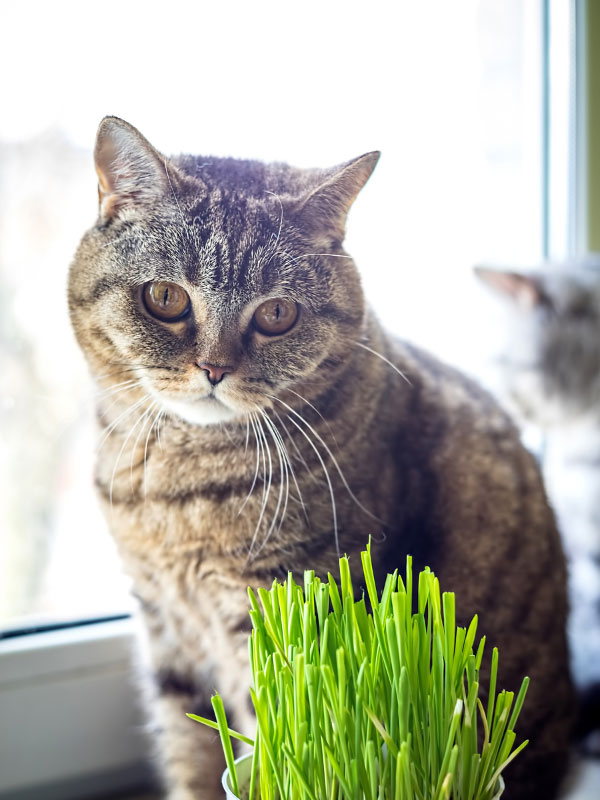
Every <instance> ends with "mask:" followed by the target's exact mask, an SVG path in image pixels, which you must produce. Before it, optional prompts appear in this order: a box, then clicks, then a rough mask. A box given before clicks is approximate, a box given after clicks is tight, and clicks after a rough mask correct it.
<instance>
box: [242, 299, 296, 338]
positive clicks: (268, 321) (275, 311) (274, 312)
mask: <svg viewBox="0 0 600 800" xmlns="http://www.w3.org/2000/svg"><path fill="white" fill-rule="evenodd" d="M297 319H298V304H297V303H293V302H292V301H291V300H285V299H283V298H281V297H275V298H273V299H272V300H266V301H265V302H264V303H261V304H260V305H259V307H258V308H257V309H256V311H255V312H254V316H253V317H252V321H253V323H254V327H255V328H256V329H257V330H258V331H260V333H264V334H265V335H266V336H278V335H279V334H280V333H287V332H288V331H289V330H291V328H292V327H293V326H294V324H295V322H296V320H297Z"/></svg>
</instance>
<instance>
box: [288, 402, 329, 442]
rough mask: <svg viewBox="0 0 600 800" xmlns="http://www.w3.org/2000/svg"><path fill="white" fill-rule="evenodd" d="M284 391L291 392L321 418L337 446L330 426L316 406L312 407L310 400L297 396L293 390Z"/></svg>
mask: <svg viewBox="0 0 600 800" xmlns="http://www.w3.org/2000/svg"><path fill="white" fill-rule="evenodd" d="M286 391H288V392H291V393H292V394H295V395H296V397H297V398H298V399H299V400H302V402H303V403H306V405H307V406H309V407H310V408H312V410H313V411H314V412H315V413H316V414H318V415H319V416H320V417H321V419H322V420H323V422H324V423H325V425H327V430H328V431H329V433H330V435H331V438H332V439H333V441H334V442H335V444H336V446H337V441H336V438H335V435H334V433H333V431H332V430H331V425H330V424H329V423H328V422H327V420H326V419H325V417H324V416H323V414H321V412H320V411H319V409H318V408H317V407H316V406H314V405H313V404H312V403H311V402H310V400H307V399H306V397H302V395H301V394H299V393H298V392H295V391H294V390H293V389H286Z"/></svg>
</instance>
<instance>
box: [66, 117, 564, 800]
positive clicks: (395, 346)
mask: <svg viewBox="0 0 600 800" xmlns="http://www.w3.org/2000/svg"><path fill="white" fill-rule="evenodd" d="M377 159H378V153H367V154H366V155H363V156H361V157H359V158H356V159H354V160H352V161H349V162H347V163H345V164H342V165H341V166H338V167H335V168H333V169H312V170H301V169H295V168H293V167H290V166H286V165H284V164H263V163H259V162H256V161H241V160H234V159H225V158H201V157H195V156H180V157H177V158H169V159H166V158H165V157H164V156H162V155H161V154H160V153H159V152H157V151H156V150H155V149H154V148H153V147H152V146H151V145H150V144H149V143H148V141H146V139H145V138H144V137H143V136H142V135H141V134H140V133H139V132H138V131H137V130H136V129H135V128H133V127H132V126H131V125H129V124H127V123H126V122H123V121H122V120H119V119H117V118H115V117H107V118H105V119H104V120H103V122H102V123H101V125H100V129H99V132H98V138H97V142H96V149H95V161H96V169H97V172H98V178H99V197H100V211H99V217H98V220H97V222H96V224H95V225H94V226H93V227H92V228H91V230H89V231H88V232H87V233H86V234H85V236H84V237H83V240H82V242H81V244H80V246H79V249H78V251H77V253H76V256H75V259H74V261H73V264H72V267H71V271H70V282H69V305H70V313H71V318H72V322H73V326H74V329H75V332H76V336H77V339H78V341H79V343H80V345H81V347H82V349H83V351H84V353H85V356H86V358H87V360H88V363H89V366H90V368H91V371H92V373H93V375H94V378H95V381H96V383H97V385H98V387H99V393H98V421H99V425H100V428H101V431H102V435H101V444H100V447H99V453H98V460H97V468H96V484H97V488H98V492H99V495H100V498H101V501H102V503H103V506H104V508H105V511H106V515H107V518H108V520H109V523H110V527H111V529H112V532H113V534H114V536H115V539H116V541H117V543H118V546H119V549H120V552H121V554H122V558H123V560H124V563H125V566H126V568H127V570H128V571H129V573H130V574H131V575H132V577H133V580H134V584H135V591H136V594H137V595H138V597H139V600H140V604H141V609H142V614H143V617H144V619H145V623H146V628H147V631H148V644H149V650H150V657H151V661H152V678H151V680H152V682H153V685H154V687H155V701H154V707H155V709H156V715H157V718H158V723H157V724H158V728H159V737H160V745H159V750H160V757H161V759H162V763H163V767H164V775H165V780H166V785H167V787H168V792H169V798H171V800H191V799H192V798H194V799H195V800H213V799H214V798H220V797H221V789H220V788H219V776H220V772H221V769H222V759H221V755H220V752H219V751H220V746H219V744H218V741H217V740H216V737H215V735H214V734H213V732H211V731H208V730H206V729H204V728H203V726H199V725H197V724H194V723H191V722H190V721H189V720H188V719H187V718H186V716H185V712H188V711H191V712H196V713H201V714H207V713H209V712H208V709H210V702H209V700H210V695H211V693H212V692H213V690H215V689H218V690H219V691H220V692H221V693H222V695H223V696H224V698H226V700H227V701H228V703H229V704H230V707H231V712H232V721H233V724H234V725H235V726H236V727H238V728H241V729H243V730H252V729H253V726H254V722H253V719H252V715H251V713H250V709H249V705H248V691H247V687H248V683H249V667H248V663H247V636H248V628H249V618H248V613H247V594H246V587H247V585H252V586H255V587H256V586H264V585H268V584H269V583H270V582H271V581H272V580H273V579H274V578H283V577H284V576H285V575H286V574H287V572H288V570H291V571H293V572H294V573H296V574H297V575H301V574H302V570H303V569H304V568H314V569H315V571H316V572H317V574H321V575H325V574H326V573H327V571H332V572H335V571H336V567H337V560H338V556H339V554H340V553H342V554H343V553H347V554H348V555H349V556H350V561H351V564H352V567H353V570H354V571H355V573H356V575H355V577H356V579H357V585H358V584H359V583H360V581H359V580H358V576H359V574H360V571H361V562H360V557H359V550H360V549H361V548H363V547H364V545H365V543H366V540H367V537H368V535H369V534H373V535H374V538H375V540H376V541H377V545H376V546H374V547H373V560H374V563H375V568H376V571H377V572H378V577H379V580H381V581H382V578H383V576H384V575H385V573H387V571H388V570H391V569H393V568H394V567H396V566H402V565H403V564H404V561H405V556H406V554H407V553H412V554H413V556H414V558H415V562H416V564H415V565H416V567H417V568H422V567H423V566H425V565H426V564H428V565H429V566H431V568H432V569H434V570H435V572H436V573H437V575H438V576H439V578H440V582H441V584H442V586H443V587H444V588H446V589H448V590H452V591H455V592H456V595H457V606H458V608H459V609H460V610H461V611H462V613H463V614H464V615H465V619H463V620H462V621H463V622H464V621H465V620H466V619H467V618H470V617H471V616H472V614H473V613H474V612H478V613H479V617H480V631H481V632H484V633H486V634H487V635H488V642H491V643H494V644H497V645H498V646H499V648H500V652H501V678H502V684H503V685H505V686H506V687H508V688H516V687H517V686H518V684H519V682H520V679H521V677H522V676H523V675H524V674H529V675H531V678H532V685H531V689H530V694H529V696H528V701H527V703H526V707H525V710H524V713H523V717H522V724H521V725H520V731H519V733H520V735H521V736H522V737H531V739H532V740H533V741H532V744H531V745H530V746H529V747H528V748H527V749H526V751H525V752H526V754H524V755H523V757H522V758H520V759H517V761H516V762H515V764H514V766H513V767H511V768H510V769H509V771H508V775H507V782H508V786H509V791H508V792H507V794H506V796H507V797H508V798H510V799H511V800H515V798H528V799H529V800H531V799H532V798H544V800H547V799H548V798H550V797H553V796H554V794H555V791H556V788H557V786H558V784H559V781H560V778H561V776H562V774H563V772H564V769H565V766H566V761H567V746H568V736H569V726H570V717H571V706H572V696H571V685H570V679H569V676H568V666H567V648H566V643H565V613H566V600H565V567H564V559H563V555H562V550H561V545H560V540H559V537H558V534H557V532H556V528H555V523H554V519H553V516H552V512H551V510H550V508H549V506H548V504H547V501H546V497H545V494H544V490H543V487H542V483H541V480H540V476H539V474H538V470H537V467H536V465H535V463H534V460H533V458H532V457H531V456H530V455H529V454H528V453H527V452H526V450H525V449H524V448H523V447H522V446H521V444H520V441H519V436H518V433H517V431H516V429H515V428H514V427H513V425H512V423H511V422H510V421H509V419H508V417H507V416H506V415H505V414H504V413H503V412H502V411H501V410H500V409H499V407H498V406H497V405H496V404H495V403H494V401H493V400H492V399H491V398H490V396H488V395H487V394H486V393H485V392H484V391H482V390H481V389H479V388H478V387H477V386H476V385H474V384H473V383H472V382H470V381H469V380H467V379H466V378H464V377H462V376H461V375H459V374H458V373H457V372H455V371H454V370H452V369H450V368H448V367H446V366H443V365H442V364H440V363H438V362H437V361H436V360H435V359H434V358H432V357H430V356H428V355H426V354H425V353H423V352H421V351H419V350H418V349H416V348H415V347H413V346H411V345H409V344H405V343H402V342H399V341H396V340H394V339H393V338H391V337H390V336H389V335H388V334H386V332H385V331H384V330H383V329H382V328H381V327H380V325H379V324H378V322H377V320H376V319H375V317H374V315H373V313H372V312H371V311H370V310H369V309H368V307H367V306H366V305H365V302H364V299H363V294H362V290H361V283H360V279H359V276H358V273H357V270H356V267H355V265H354V263H353V261H352V260H351V258H350V256H348V255H347V254H346V253H345V252H344V250H343V247H342V241H343V238H344V228H345V221H346V215H347V212H348V210H349V208H350V206H351V204H352V202H353V201H354V199H355V198H356V196H357V194H358V192H359V191H360V189H361V188H362V187H363V185H364V184H365V182H366V181H367V179H368V178H369V176H370V174H371V172H372V170H373V168H374V167H375V164H376V162H377ZM382 582H383V581H382ZM489 649H491V646H490V648H489ZM519 760H520V763H519Z"/></svg>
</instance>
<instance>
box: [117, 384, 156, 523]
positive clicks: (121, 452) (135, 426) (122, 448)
mask: <svg viewBox="0 0 600 800" xmlns="http://www.w3.org/2000/svg"><path fill="white" fill-rule="evenodd" d="M149 399H150V396H149V395H148V396H147V397H145V398H144V400H149ZM146 414H147V411H146V412H144V413H143V414H141V415H140V416H139V417H138V418H137V420H136V421H135V422H134V423H133V425H132V426H131V428H130V430H129V433H128V434H127V436H126V437H125V440H124V442H123V444H122V445H121V449H120V450H119V453H118V455H117V458H116V459H115V465H114V467H113V471H112V475H111V478H110V492H109V497H110V508H111V512H112V507H113V486H114V482H115V476H116V474H117V469H118V467H119V462H120V460H121V456H122V455H123V450H125V447H126V446H127V442H128V441H129V439H130V438H131V435H132V434H133V432H134V431H135V429H136V428H137V426H138V425H139V424H140V422H141V421H142V420H143V419H144V417H145V416H146Z"/></svg>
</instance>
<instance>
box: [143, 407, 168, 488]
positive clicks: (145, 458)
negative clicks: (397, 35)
mask: <svg viewBox="0 0 600 800" xmlns="http://www.w3.org/2000/svg"><path fill="white" fill-rule="evenodd" d="M163 411H164V408H163V406H159V408H158V412H157V413H156V416H155V417H154V420H153V422H152V425H150V428H149V430H148V434H147V436H146V444H145V445H144V479H143V486H144V500H145V499H146V493H147V485H146V465H147V463H148V442H149V441H150V434H151V433H152V428H153V427H154V426H155V425H156V426H157V427H156V436H157V439H158V420H159V419H160V415H161V414H162V413H163Z"/></svg>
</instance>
